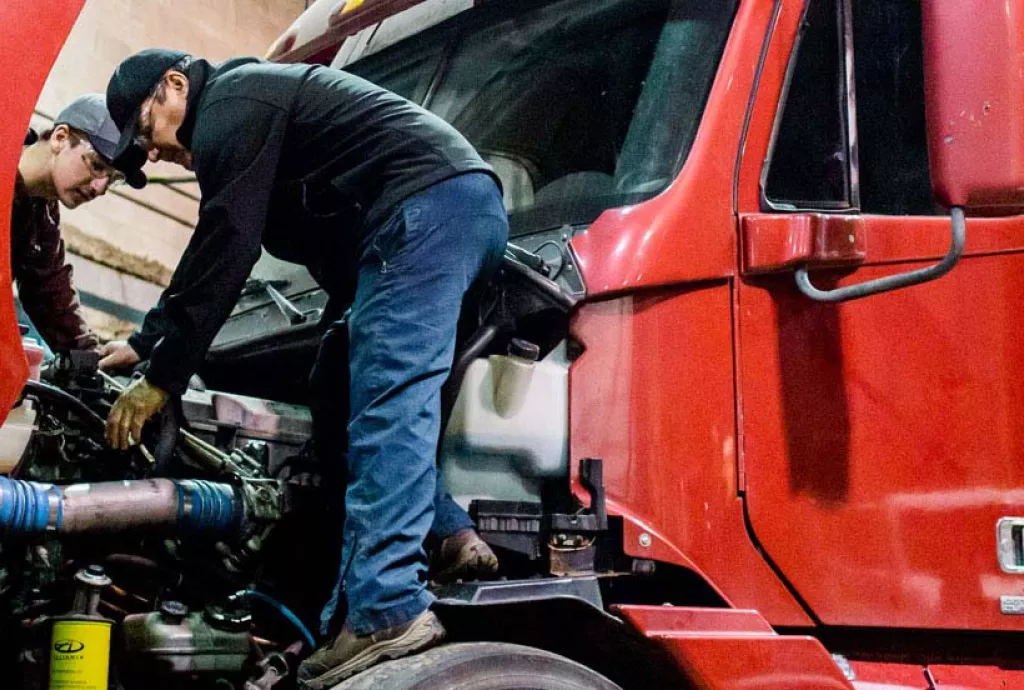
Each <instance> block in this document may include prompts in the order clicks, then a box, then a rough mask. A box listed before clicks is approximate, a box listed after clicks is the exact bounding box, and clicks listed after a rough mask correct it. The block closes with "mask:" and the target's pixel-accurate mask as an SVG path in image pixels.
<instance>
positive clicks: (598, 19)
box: [346, 0, 736, 234]
mask: <svg viewBox="0 0 1024 690" xmlns="http://www.w3.org/2000/svg"><path fill="white" fill-rule="evenodd" d="M735 5H736V3H735V0H733V1H714V0H588V1H587V2H586V3H581V2H578V0H558V1H555V2H551V1H550V0H548V1H547V2H540V1H530V0H520V1H519V2H515V3H508V2H498V3H493V4H488V3H485V4H484V5H483V7H481V8H479V9H476V10H474V11H471V12H468V13H466V14H465V15H463V16H461V17H460V18H457V19H456V20H454V22H450V23H449V24H448V25H442V26H440V27H437V29H434V30H431V31H428V32H425V33H423V34H421V35H418V36H415V37H413V38H411V39H407V40H406V41H403V42H402V43H399V44H397V45H395V46H392V47H391V48H388V49H386V50H384V51H382V52H380V53H377V54H375V55H371V56H369V57H366V58H364V59H362V60H360V61H359V62H356V63H355V64H353V65H351V66H348V67H346V69H348V70H349V71H351V72H354V73H356V74H359V75H361V76H363V77H366V78H367V79H369V80H370V81H373V82H376V83H378V84H380V85H381V86H384V87H387V88H390V89H391V90H393V91H396V92H397V93H400V94H401V95H403V96H405V97H406V98H409V99H411V100H414V101H416V102H418V103H420V104H422V105H424V106H425V107H427V108H428V109H429V110H431V111H433V112H434V113H436V114H438V115H440V116H441V117H443V118H444V119H446V120H447V121H448V122H450V123H452V124H453V125H455V127H456V128H457V129H459V130H460V131H461V132H462V133H463V134H464V135H466V137H467V138H468V139H469V140H470V141H471V142H472V143H473V145H474V146H476V148H477V149H478V150H479V151H480V152H481V154H483V156H484V157H485V158H486V159H487V160H488V162H490V163H491V164H492V165H493V166H494V168H495V171H496V172H497V173H498V175H499V176H500V177H501V178H502V181H503V183H504V187H505V203H506V206H507V207H508V209H509V211H510V214H511V217H512V224H513V234H523V233H526V232H531V231H536V230H540V229H544V228H546V227H552V226H558V225H562V224H566V223H569V224H575V223H586V222H589V221H592V220H594V218H596V217H597V215H599V214H600V212H601V211H603V210H605V209H607V208H611V207H614V206H622V205H626V204H631V203H636V202H638V201H641V200H643V199H646V198H649V197H651V196H653V195H655V194H657V193H658V192H660V191H662V190H663V189H664V188H665V187H666V186H667V185H668V183H669V182H670V181H671V180H672V179H673V178H674V177H675V175H676V173H678V171H679V168H680V167H681V165H682V163H683V162H684V161H685V159H686V155H687V153H688V152H689V148H690V145H691V143H692V142H693V138H694V136H695V134H696V131H697V126H698V124H699V122H700V117H701V113H702V112H703V109H704V104H705V101H706V99H707V95H708V92H709V90H710V88H711V82H712V80H713V79H714V75H715V71H716V69H717V66H718V61H719V58H720V57H721V53H722V49H723V47H724V45H725V40H726V38H727V36H728V33H729V28H730V26H731V24H732V18H733V16H734V13H735Z"/></svg>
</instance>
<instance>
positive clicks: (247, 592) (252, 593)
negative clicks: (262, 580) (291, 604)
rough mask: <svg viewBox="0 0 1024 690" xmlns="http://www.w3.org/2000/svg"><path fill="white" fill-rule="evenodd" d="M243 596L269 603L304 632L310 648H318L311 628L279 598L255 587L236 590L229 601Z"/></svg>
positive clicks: (303, 634)
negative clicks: (310, 630)
mask: <svg viewBox="0 0 1024 690" xmlns="http://www.w3.org/2000/svg"><path fill="white" fill-rule="evenodd" d="M242 597H251V598H253V599H259V600H260V601H262V602H263V603H265V604H267V605H269V606H270V607H271V608H273V609H275V610H277V612H278V613H280V614H281V615H282V616H284V618H285V620H287V621H288V622H289V623H291V624H292V625H293V626H295V628H296V629H297V630H298V631H299V632H300V633H302V636H303V637H304V638H305V640H306V644H308V645H309V648H310V650H313V649H316V639H315V638H314V637H313V633H311V632H309V628H307V627H306V626H305V624H304V623H303V622H302V621H301V620H300V619H299V617H298V616H296V615H295V614H294V613H293V612H292V610H291V609H290V608H288V607H287V606H285V605H284V604H282V603H281V602H279V601H278V600H277V599H274V598H273V597H269V596H267V595H266V594H264V593H263V592H257V591H256V590H255V589H243V590H241V591H238V592H235V593H234V594H232V595H231V596H230V597H228V601H235V600H237V599H240V598H242Z"/></svg>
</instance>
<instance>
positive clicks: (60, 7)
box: [0, 0, 85, 423]
mask: <svg viewBox="0 0 1024 690" xmlns="http://www.w3.org/2000/svg"><path fill="white" fill-rule="evenodd" d="M83 4H85V0H52V2H48V3H46V7H45V9H40V7H39V4H38V3H36V2H34V1H33V0H4V1H3V2H0V69H2V70H3V72H4V73H5V74H8V75H11V78H10V79H8V80H7V83H6V84H5V85H4V88H3V89H0V113H3V117H2V118H0V286H2V289H0V423H2V422H3V420H4V419H6V417H7V412H8V411H9V410H10V409H11V405H13V404H14V401H15V399H16V398H17V396H18V394H19V393H20V392H21V387H22V386H23V385H24V383H25V379H26V378H27V377H28V362H27V361H26V360H25V353H24V352H23V351H22V349H21V336H20V334H19V333H18V323H17V319H16V317H15V315H14V293H13V292H12V291H11V288H10V286H11V279H12V276H11V250H10V247H11V202H12V199H13V194H14V177H15V174H16V171H17V168H18V158H19V156H20V154H21V146H22V142H23V141H24V140H25V128H26V127H28V121H29V117H30V116H31V115H32V108H33V107H35V104H36V101H37V100H38V99H39V92H40V90H41V89H42V88H43V82H45V81H46V77H47V75H49V73H50V69H51V68H52V67H53V63H54V61H55V60H56V59H57V54H58V53H59V52H60V49H61V47H63V45H64V40H65V39H66V38H67V36H68V33H70V31H71V27H72V26H73V25H74V23H75V19H77V18H78V13H79V12H80V11H81V9H82V5H83Z"/></svg>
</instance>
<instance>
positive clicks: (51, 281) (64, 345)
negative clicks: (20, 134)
mask: <svg viewBox="0 0 1024 690" xmlns="http://www.w3.org/2000/svg"><path fill="white" fill-rule="evenodd" d="M120 136H121V133H120V132H119V131H118V129H117V127H116V126H115V125H114V122H113V121H112V120H111V119H110V115H109V114H108V113H107V107H106V105H105V104H104V101H103V96H102V95H101V94H98V93H94V94H87V95H85V96H81V97H79V98H76V99H75V100H74V101H72V102H71V103H70V104H69V105H68V106H67V107H66V108H64V110H62V111H61V112H60V113H59V114H58V115H57V119H56V120H54V123H53V127H52V128H50V129H48V130H46V131H44V132H43V133H42V134H41V135H40V134H36V133H35V132H34V131H32V130H29V132H28V136H27V137H26V140H25V148H24V149H22V151H21V158H20V159H19V160H18V174H17V177H16V180H15V186H14V205H13V209H12V212H11V268H12V273H13V275H14V281H15V283H16V284H17V286H18V299H19V301H20V302H21V305H22V307H24V309H25V312H26V313H27V314H28V317H29V318H30V319H31V320H32V324H33V325H34V326H35V327H36V328H37V329H38V330H39V333H40V335H42V337H43V340H45V341H46V344H47V345H49V346H50V348H52V349H54V350H90V349H93V348H95V347H96V346H97V344H98V342H99V341H98V340H97V338H96V335H95V334H94V333H93V332H92V330H91V329H90V328H89V326H88V324H86V322H85V318H84V317H83V316H82V306H81V304H80V303H79V301H78V295H76V294H75V288H74V286H73V285H72V281H71V267H70V266H68V265H67V263H65V259H64V241H63V240H62V239H61V236H60V208H59V206H58V205H57V202H60V203H61V204H63V205H64V206H65V207H67V208H77V207H78V206H81V205H82V204H84V203H87V202H89V201H92V200H93V199H95V198H96V197H99V196H102V195H104V194H106V192H107V190H108V189H109V188H110V187H111V186H112V185H115V184H118V183H119V182H123V181H125V180H126V179H127V181H128V182H129V183H130V184H131V185H132V186H133V187H136V188H139V187H143V186H144V185H145V184H146V176H145V175H144V174H143V173H142V171H140V170H139V169H138V168H137V167H135V168H128V173H127V174H126V173H124V172H122V171H120V170H118V169H116V168H115V167H114V162H113V159H114V150H115V149H116V148H117V144H118V140H119V138H120ZM137 162H138V163H141V162H142V161H141V160H139V161H137Z"/></svg>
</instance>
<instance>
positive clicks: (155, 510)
mask: <svg viewBox="0 0 1024 690" xmlns="http://www.w3.org/2000/svg"><path fill="white" fill-rule="evenodd" d="M243 513H244V508H243V501H242V498H241V496H240V495H239V494H238V493H236V490H235V488H234V487H232V486H231V485H230V484H218V483H214V482H207V481H202V480H189V479H186V480H175V479H144V480H135V481H122V482H97V483H94V484H70V485H67V486H55V485H53V484H43V483H39V482H28V481H21V480H17V479H7V478H6V477H0V532H3V533H7V534H38V533H44V532H58V533H61V534H82V533H104V532H121V531H124V530H129V529H147V528H148V529H154V528H164V529H174V528H177V529H179V530H181V531H185V532H193V533H204V532H214V533H223V532H231V531H234V530H237V529H238V528H239V526H240V525H241V522H242V518H243Z"/></svg>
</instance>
